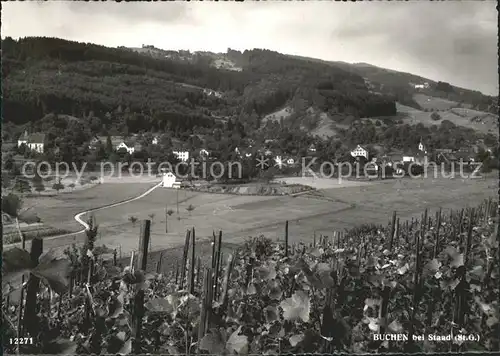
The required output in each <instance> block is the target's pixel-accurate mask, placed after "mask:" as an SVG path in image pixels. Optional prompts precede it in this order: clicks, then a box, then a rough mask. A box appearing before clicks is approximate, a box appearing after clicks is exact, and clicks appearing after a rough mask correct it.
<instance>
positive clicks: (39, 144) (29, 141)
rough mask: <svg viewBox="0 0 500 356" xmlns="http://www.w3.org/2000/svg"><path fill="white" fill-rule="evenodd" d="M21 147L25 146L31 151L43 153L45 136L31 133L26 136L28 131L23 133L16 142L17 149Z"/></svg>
mask: <svg viewBox="0 0 500 356" xmlns="http://www.w3.org/2000/svg"><path fill="white" fill-rule="evenodd" d="M21 145H26V147H28V148H29V149H30V150H32V151H36V152H38V153H43V152H44V150H45V134H43V133H33V134H30V135H28V131H24V134H23V135H22V136H21V137H19V139H18V140H17V147H20V146H21Z"/></svg>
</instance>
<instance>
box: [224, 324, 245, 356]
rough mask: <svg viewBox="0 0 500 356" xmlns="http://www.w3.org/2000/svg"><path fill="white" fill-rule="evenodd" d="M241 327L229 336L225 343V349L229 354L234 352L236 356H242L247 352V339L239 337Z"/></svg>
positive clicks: (243, 336) (242, 336)
mask: <svg viewBox="0 0 500 356" xmlns="http://www.w3.org/2000/svg"><path fill="white" fill-rule="evenodd" d="M240 333H241V326H240V327H239V328H238V329H236V331H235V332H233V333H232V334H231V336H230V337H229V339H228V340H227V343H226V349H227V350H228V351H230V352H236V353H237V354H238V355H243V354H246V353H247V352H248V337H247V336H245V335H240Z"/></svg>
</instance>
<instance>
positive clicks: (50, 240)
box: [3, 182, 162, 250]
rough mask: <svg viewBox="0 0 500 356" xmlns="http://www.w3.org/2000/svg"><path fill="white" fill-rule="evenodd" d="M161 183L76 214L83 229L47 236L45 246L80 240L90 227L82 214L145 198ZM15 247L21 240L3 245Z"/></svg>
mask: <svg viewBox="0 0 500 356" xmlns="http://www.w3.org/2000/svg"><path fill="white" fill-rule="evenodd" d="M161 184H162V183H161V182H160V183H158V184H156V185H155V186H153V187H151V188H150V189H148V190H147V191H145V192H144V193H142V194H141V195H139V196H137V197H134V198H130V199H126V200H123V201H119V202H115V203H111V204H108V205H104V206H101V207H98V208H92V209H89V210H86V211H82V212H80V213H78V214H76V215H75V216H74V219H75V220H76V221H77V222H78V223H79V224H80V225H82V226H83V229H81V230H79V231H76V232H71V233H69V234H62V235H55V236H50V237H46V238H44V239H43V244H44V248H45V249H51V248H54V247H60V246H66V245H69V244H71V243H72V242H75V243H76V242H78V241H77V237H78V235H83V233H85V231H86V230H87V229H88V228H89V225H88V224H87V223H86V222H85V221H83V220H82V216H84V215H86V214H89V213H92V212H96V211H100V210H103V209H109V208H113V207H116V206H120V205H123V204H127V203H131V202H133V201H135V200H138V199H141V198H144V197H145V196H147V195H148V194H150V193H151V192H153V191H154V190H155V189H156V188H158V187H160V186H161ZM80 242H81V241H80ZM30 245H31V243H30V241H26V247H29V246H30ZM13 247H21V242H17V243H13V244H8V245H4V246H3V248H4V249H5V250H8V249H10V248H13Z"/></svg>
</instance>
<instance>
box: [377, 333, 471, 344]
mask: <svg viewBox="0 0 500 356" xmlns="http://www.w3.org/2000/svg"><path fill="white" fill-rule="evenodd" d="M408 339H409V336H408V335H407V334H374V335H373V340H379V341H408ZM412 339H413V341H426V340H427V341H435V342H440V341H462V342H463V341H479V340H480V337H479V335H478V334H456V335H451V334H448V335H436V334H427V335H413V336H412Z"/></svg>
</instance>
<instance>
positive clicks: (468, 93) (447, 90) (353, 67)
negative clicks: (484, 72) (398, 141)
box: [293, 56, 498, 114]
mask: <svg viewBox="0 0 500 356" xmlns="http://www.w3.org/2000/svg"><path fill="white" fill-rule="evenodd" d="M293 57H294V58H297V59H302V60H308V61H314V62H317V63H322V64H329V65H332V66H335V67H337V68H342V69H344V70H346V71H348V72H351V73H354V74H357V75H360V76H362V77H363V78H365V79H366V80H367V81H368V82H369V86H370V87H371V89H373V90H376V91H378V92H382V93H385V94H388V95H394V96H395V97H396V98H397V100H398V102H400V103H401V104H405V105H408V104H409V106H412V107H414V106H416V104H415V102H414V101H412V99H411V97H412V96H413V95H414V94H415V93H425V94H426V95H428V96H432V97H436V98H442V99H446V100H450V101H454V102H457V103H459V104H461V105H462V106H464V107H465V106H466V107H468V108H470V109H473V110H478V111H485V112H490V113H493V114H498V96H491V95H485V94H483V93H481V92H479V91H477V90H470V89H465V88H460V87H457V86H454V85H451V84H449V83H446V82H441V81H433V80H431V79H428V78H424V77H421V76H418V75H415V74H411V73H405V72H398V71H395V70H390V69H386V68H380V67H377V66H374V65H371V64H366V63H346V62H329V61H323V60H319V59H314V58H307V57H300V56H293ZM425 82H427V83H429V87H428V88H425V89H418V90H415V89H414V88H413V89H412V88H411V85H410V84H423V83H425Z"/></svg>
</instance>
